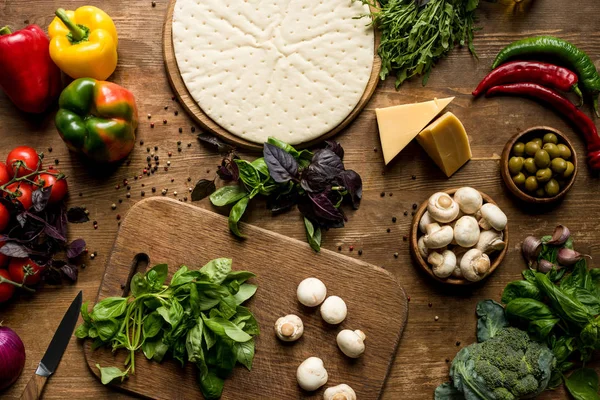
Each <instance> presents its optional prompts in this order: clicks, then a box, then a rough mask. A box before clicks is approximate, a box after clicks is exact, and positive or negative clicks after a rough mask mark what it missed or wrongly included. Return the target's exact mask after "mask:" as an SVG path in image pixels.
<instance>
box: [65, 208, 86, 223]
mask: <svg viewBox="0 0 600 400" xmlns="http://www.w3.org/2000/svg"><path fill="white" fill-rule="evenodd" d="M67 220H68V221H69V222H70V223H72V224H81V223H83V222H88V221H89V220H90V217H88V216H87V214H86V213H85V209H84V208H83V207H71V208H69V211H67Z"/></svg>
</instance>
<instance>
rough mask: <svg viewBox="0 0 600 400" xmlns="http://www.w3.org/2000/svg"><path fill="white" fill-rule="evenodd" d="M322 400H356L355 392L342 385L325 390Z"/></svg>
mask: <svg viewBox="0 0 600 400" xmlns="http://www.w3.org/2000/svg"><path fill="white" fill-rule="evenodd" d="M323 400H356V392H355V391H354V389H352V388H351V387H350V386H348V385H346V384H345V383H342V384H340V385H337V386H332V387H330V388H327V390H325V392H324V393H323Z"/></svg>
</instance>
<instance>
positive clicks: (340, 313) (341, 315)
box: [320, 296, 348, 325]
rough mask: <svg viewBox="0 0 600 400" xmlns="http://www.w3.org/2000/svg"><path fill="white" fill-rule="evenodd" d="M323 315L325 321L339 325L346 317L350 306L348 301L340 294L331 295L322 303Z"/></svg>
mask: <svg viewBox="0 0 600 400" xmlns="http://www.w3.org/2000/svg"><path fill="white" fill-rule="evenodd" d="M320 311H321V317H322V318H323V320H325V322H327V323H328V324H332V325H337V324H339V323H341V322H342V321H343V320H344V319H346V314H347V313H348V308H347V307H346V303H345V302H344V300H342V299H341V298H340V297H338V296H329V297H328V298H326V299H325V301H324V302H323V304H321V309H320Z"/></svg>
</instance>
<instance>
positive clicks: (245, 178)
mask: <svg viewBox="0 0 600 400" xmlns="http://www.w3.org/2000/svg"><path fill="white" fill-rule="evenodd" d="M233 161H234V162H235V163H236V164H237V166H238V169H239V171H240V180H241V181H242V182H244V183H245V184H246V185H247V186H248V187H251V188H255V187H257V186H258V185H259V184H260V181H261V179H260V175H259V172H258V170H257V169H256V168H255V167H254V166H253V165H252V164H250V163H249V162H248V161H246V160H241V159H235V160H233Z"/></svg>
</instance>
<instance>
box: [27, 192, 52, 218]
mask: <svg viewBox="0 0 600 400" xmlns="http://www.w3.org/2000/svg"><path fill="white" fill-rule="evenodd" d="M51 192H52V186H50V187H48V188H39V189H37V190H35V191H34V192H33V193H32V194H31V201H32V202H33V209H34V210H35V211H37V212H42V211H44V209H45V208H46V206H47V205H48V200H49V199H50V193H51Z"/></svg>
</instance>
